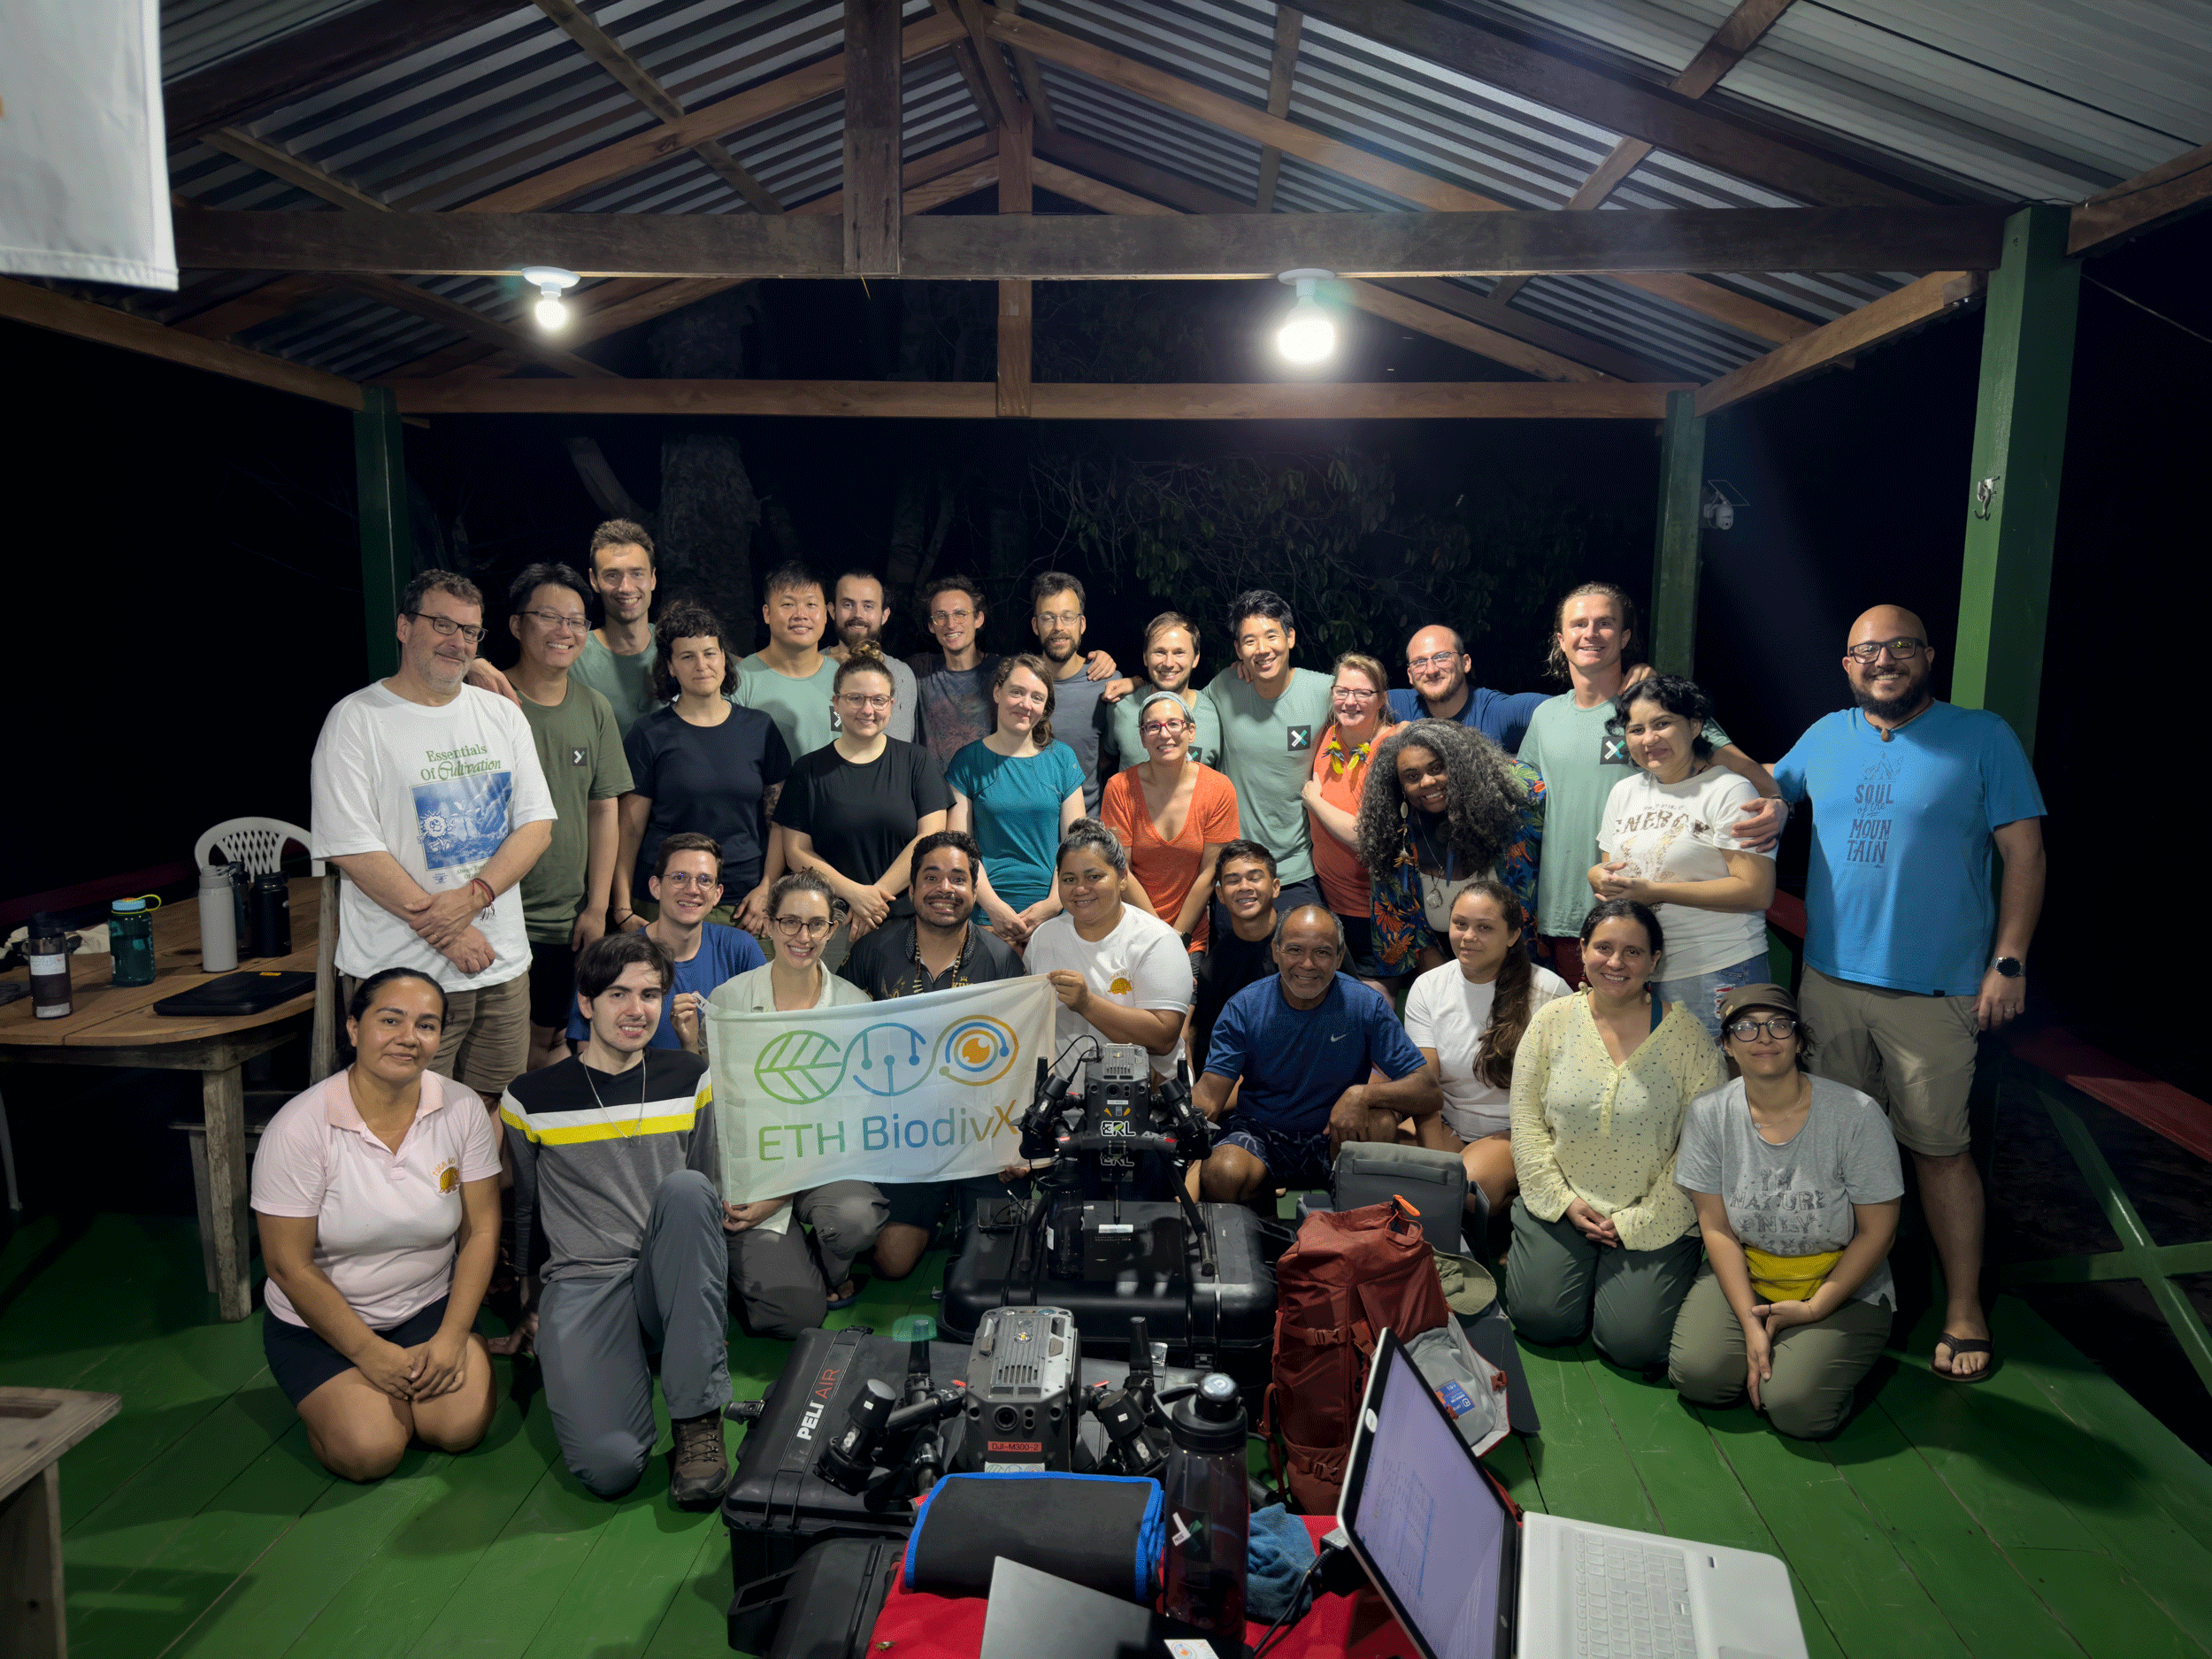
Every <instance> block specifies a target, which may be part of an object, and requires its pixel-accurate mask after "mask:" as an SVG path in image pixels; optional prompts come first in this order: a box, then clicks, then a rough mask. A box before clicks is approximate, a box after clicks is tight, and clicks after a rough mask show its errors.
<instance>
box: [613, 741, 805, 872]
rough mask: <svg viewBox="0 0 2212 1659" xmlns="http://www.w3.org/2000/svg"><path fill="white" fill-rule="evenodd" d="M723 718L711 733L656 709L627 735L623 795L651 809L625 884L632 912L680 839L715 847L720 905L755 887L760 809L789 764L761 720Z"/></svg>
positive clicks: (762, 837) (763, 831) (762, 832)
mask: <svg viewBox="0 0 2212 1659" xmlns="http://www.w3.org/2000/svg"><path fill="white" fill-rule="evenodd" d="M729 710H730V713H729V718H727V719H726V720H724V721H723V722H722V724H721V725H719V726H694V725H692V724H691V722H690V721H688V720H687V719H685V718H683V716H681V715H680V714H678V713H677V712H676V710H674V709H672V708H664V709H656V710H653V711H652V712H651V713H650V714H649V715H647V716H646V717H645V718H643V719H641V720H640V721H639V722H638V723H637V724H636V725H635V726H632V727H631V728H630V735H629V737H628V739H627V740H626V742H625V744H624V748H625V749H626V751H627V753H628V756H629V761H630V775H631V778H632V780H633V782H632V784H631V787H633V788H634V789H635V790H636V791H637V793H638V794H639V795H643V796H644V797H645V798H646V799H647V800H649V801H650V802H651V803H653V804H652V807H651V809H650V810H649V812H648V813H647V815H646V820H645V839H644V840H643V841H640V842H639V843H638V853H637V868H636V869H635V870H634V871H633V872H631V876H630V895H631V899H630V902H632V903H633V904H634V903H635V902H637V901H638V900H639V899H641V898H643V897H644V896H645V895H646V894H647V893H649V892H650V891H651V889H650V888H649V887H647V886H646V885H645V882H646V878H648V877H649V876H650V875H651V874H652V873H653V865H654V863H655V861H656V860H657V859H658V858H659V856H660V850H661V843H662V842H663V841H666V840H667V839H668V838H669V837H670V836H671V835H675V834H679V833H687V832H688V833H693V834H698V835H711V836H713V837H714V839H715V840H716V841H718V842H720V843H721V847H722V886H723V888H724V895H725V897H726V898H729V899H730V900H732V901H733V902H734V901H735V900H736V899H739V898H741V897H743V896H744V895H745V894H746V892H747V891H749V889H750V888H751V887H754V886H755V885H756V884H757V883H758V882H759V880H760V872H761V860H762V858H763V856H764V854H765V852H766V849H767V845H768V841H767V836H768V815H767V814H766V813H765V812H764V811H763V810H762V809H761V801H762V798H763V797H764V795H766V793H767V792H768V791H769V790H770V789H772V788H774V787H776V786H777V785H778V784H780V783H781V782H783V781H784V780H785V779H786V778H787V776H789V774H790V772H791V758H790V756H789V755H788V754H787V752H786V750H785V749H784V742H783V733H781V732H780V731H778V730H777V729H776V725H775V722H774V721H773V720H772V719H770V718H769V717H768V716H767V715H766V714H765V713H764V712H762V711H761V710H758V709H748V708H745V707H743V706H742V705H741V704H737V703H732V704H730V705H729Z"/></svg>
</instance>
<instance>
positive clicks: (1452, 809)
mask: <svg viewBox="0 0 2212 1659" xmlns="http://www.w3.org/2000/svg"><path fill="white" fill-rule="evenodd" d="M1543 839H1544V782H1543V780H1542V779H1540V778H1539V777H1538V776H1537V775H1536V774H1535V772H1532V771H1531V770H1530V769H1529V768H1528V767H1526V766H1524V765H1522V764H1520V763H1519V762H1518V761H1516V760H1512V759H1509V757H1507V756H1506V754H1505V751H1504V750H1502V749H1500V748H1499V747H1498V746H1497V745H1496V744H1495V743H1493V742H1492V741H1490V740H1489V739H1488V738H1486V737H1485V736H1483V735H1482V733H1479V732H1477V731H1473V730H1471V729H1470V728H1469V727H1467V726H1461V725H1459V724H1458V723H1457V722H1456V721H1453V720H1409V721H1407V722H1406V723H1405V724H1404V725H1402V726H1393V727H1392V728H1391V729H1390V731H1389V733H1388V734H1387V735H1386V736H1385V737H1384V738H1383V740H1382V741H1380V742H1379V743H1378V744H1377V745H1376V746H1375V754H1374V758H1373V759H1372V760H1371V762H1369V763H1368V768H1367V787H1366V790H1365V792H1364V793H1363V795H1362V796H1361V797H1360V807H1359V856H1360V861H1361V862H1362V863H1363V864H1365V865H1366V866H1367V868H1368V870H1369V871H1370V872H1371V873H1372V874H1373V876H1374V879H1375V896H1374V900H1373V902H1372V906H1371V910H1372V914H1373V917H1374V925H1375V952H1376V955H1377V956H1379V957H1380V958H1381V959H1382V962H1383V964H1385V966H1386V968H1387V969H1388V971H1389V972H1392V973H1411V972H1416V971H1417V970H1418V971H1424V972H1425V971H1426V970H1428V969H1430V968H1434V967H1439V966H1440V965H1442V964H1444V963H1445V962H1447V961H1448V960H1449V959H1450V951H1451V944H1450V940H1451V918H1452V901H1453V900H1454V899H1455V898H1457V897H1458V896H1459V894H1460V892H1461V890H1462V889H1463V888H1465V887H1469V886H1470V885H1471V884H1472V883H1474V882H1477V881H1479V880H1481V879H1483V878H1484V877H1486V876H1487V877H1489V878H1491V879H1494V880H1496V881H1499V882H1502V883H1503V884H1504V886H1505V887H1506V888H1507V889H1508V890H1509V892H1511V894H1512V895H1513V896H1514V897H1515V898H1516V899H1517V900H1519V901H1520V903H1521V907H1522V909H1523V910H1525V911H1526V912H1528V913H1529V914H1531V915H1533V914H1534V913H1535V909H1536V859H1537V852H1538V849H1539V848H1540V845H1541V843H1542V841H1543Z"/></svg>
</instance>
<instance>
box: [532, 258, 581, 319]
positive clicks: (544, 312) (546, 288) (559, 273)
mask: <svg viewBox="0 0 2212 1659" xmlns="http://www.w3.org/2000/svg"><path fill="white" fill-rule="evenodd" d="M522 280H524V281H525V282H527V283H529V284H530V285H531V286H532V287H534V288H536V289H537V291H538V303H537V304H536V305H535V306H534V307H533V308H532V311H533V313H534V315H535V316H536V318H537V319H538V326H539V327H541V328H563V327H565V326H567V324H568V306H567V304H566V303H565V302H564V301H563V300H562V298H561V295H562V293H563V292H564V291H565V290H566V289H569V288H574V287H575V286H576V273H574V272H573V271H564V270H562V269H561V268H560V266H558V265H528V266H526V267H524V270H523V273H522Z"/></svg>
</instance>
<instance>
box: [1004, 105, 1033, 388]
mask: <svg viewBox="0 0 2212 1659" xmlns="http://www.w3.org/2000/svg"><path fill="white" fill-rule="evenodd" d="M1032 121H1033V118H1032V116H1031V113H1030V111H1029V109H1028V107H1027V106H1026V105H1024V106H1022V107H1020V108H1018V109H1017V110H1016V111H1015V112H1014V119H1012V120H1011V121H1010V122H1009V123H1008V124H1007V125H1006V127H1005V128H1004V129H1003V130H1002V132H1001V133H1000V134H999V146H998V211H1000V212H1002V213H1027V212H1029V211H1030V210H1031V208H1032V206H1033V204H1034V199H1035V197H1034V191H1033V188H1032V175H1033V168H1034V166H1035V157H1034V156H1033V154H1032V151H1031V147H1030V142H1029V140H1030V134H1031V133H1032V131H1033V125H1032ZM1035 310H1036V296H1035V285H1034V284H1033V283H1032V282H1031V281H1030V280H1028V279H1027V278H1026V277H1015V278H1012V279H1010V280H1003V281H1002V282H1000V284H999V285H998V357H997V360H996V361H997V373H995V376H994V377H993V378H994V380H995V381H996V383H997V387H998V404H997V412H998V413H999V414H1000V415H1001V416H1002V417H1010V418H1013V419H1026V418H1027V416H1028V414H1029V411H1030V391H1031V379H1032V377H1031V373H1030V366H1031V363H1032V360H1033V334H1032V326H1033V322H1034V319H1035Z"/></svg>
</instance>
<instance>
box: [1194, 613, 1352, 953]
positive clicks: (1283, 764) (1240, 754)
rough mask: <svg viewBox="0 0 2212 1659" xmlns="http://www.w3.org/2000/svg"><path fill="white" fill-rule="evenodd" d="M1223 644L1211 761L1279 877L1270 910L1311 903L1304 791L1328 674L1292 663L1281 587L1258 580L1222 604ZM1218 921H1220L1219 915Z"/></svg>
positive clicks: (1321, 726)
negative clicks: (1228, 655)
mask: <svg viewBox="0 0 2212 1659" xmlns="http://www.w3.org/2000/svg"><path fill="white" fill-rule="evenodd" d="M1229 642H1230V645H1231V646H1232V648H1233V649H1234V650H1235V651H1236V654H1237V662H1238V664H1240V667H1239V668H1232V669H1229V670H1227V671H1226V672H1223V673H1220V674H1217V675H1216V676H1215V677H1214V680H1213V683H1212V684H1210V686H1208V687H1206V690H1205V694H1204V695H1205V697H1206V700H1207V701H1208V702H1209V703H1212V705H1213V711H1214V718H1215V721H1216V722H1217V729H1218V731H1219V732H1220V733H1221V737H1220V742H1221V758H1220V760H1219V761H1218V762H1217V766H1218V768H1219V770H1220V771H1221V772H1225V774H1227V776H1228V779H1229V781H1230V782H1231V783H1233V784H1234V785H1235V786H1236V791H1237V821H1238V823H1239V825H1240V826H1241V827H1242V829H1243V832H1244V837H1245V839H1246V840H1247V841H1257V842H1259V844H1260V845H1261V846H1263V847H1264V848H1266V849H1267V850H1268V851H1269V852H1271V853H1272V854H1274V855H1275V873H1276V877H1277V879H1279V880H1280V881H1281V883H1282V891H1281V892H1280V893H1279V894H1278V895H1276V899H1275V909H1276V911H1277V913H1278V914H1280V913H1282V912H1284V911H1287V910H1292V909H1294V908H1295V907H1296V906H1298V905H1300V904H1317V903H1319V902H1321V901H1320V888H1319V887H1317V886H1315V885H1314V879H1313V839H1312V832H1311V830H1310V828H1309V827H1308V822H1307V818H1306V803H1305V796H1304V794H1303V791H1304V789H1305V787H1306V780H1307V779H1308V778H1310V777H1311V776H1312V775H1313V757H1314V751H1315V749H1317V747H1318V746H1319V744H1320V741H1321V737H1322V734H1323V733H1325V732H1326V731H1327V730H1328V729H1329V718H1330V703H1329V687H1330V684H1331V681H1330V678H1329V676H1328V675H1326V674H1320V673H1316V672H1314V671H1313V670H1311V669H1310V668H1293V667H1292V666H1291V665H1290V654H1291V651H1292V650H1293V649H1294V648H1295V647H1296V646H1297V643H1298V630H1297V626H1296V622H1295V618H1294V617H1293V616H1292V615H1291V610H1290V606H1289V605H1288V604H1287V603H1285V601H1284V600H1283V599H1282V598H1281V596H1280V595H1276V594H1271V593H1270V592H1268V591H1267V590H1266V589H1265V588H1254V589H1252V590H1251V591H1250V592H1248V593H1242V594H1239V595H1237V596H1236V598H1235V599H1233V601H1231V602H1230V605H1229ZM1240 671H1241V672H1240ZM1216 926H1217V927H1218V926H1226V923H1225V921H1224V920H1222V918H1216Z"/></svg>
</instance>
